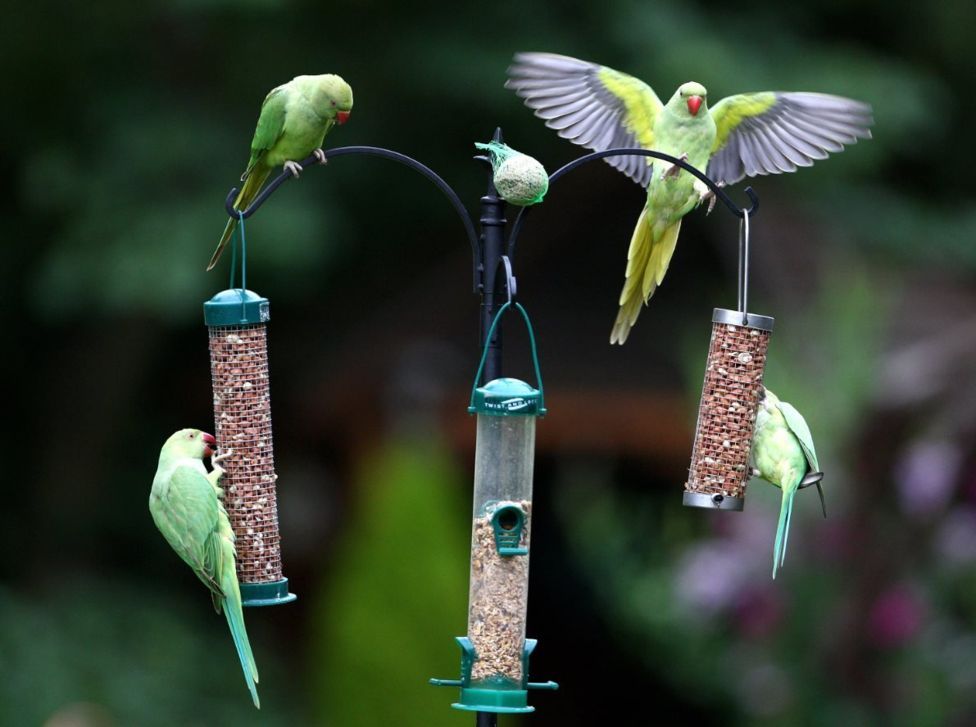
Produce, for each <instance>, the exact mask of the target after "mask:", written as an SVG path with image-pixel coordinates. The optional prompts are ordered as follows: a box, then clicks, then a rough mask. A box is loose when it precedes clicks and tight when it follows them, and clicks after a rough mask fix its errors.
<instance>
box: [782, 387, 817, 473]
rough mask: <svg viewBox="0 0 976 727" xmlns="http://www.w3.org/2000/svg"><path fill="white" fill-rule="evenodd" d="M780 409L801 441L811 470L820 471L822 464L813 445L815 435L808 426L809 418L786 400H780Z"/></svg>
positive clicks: (791, 429)
mask: <svg viewBox="0 0 976 727" xmlns="http://www.w3.org/2000/svg"><path fill="white" fill-rule="evenodd" d="M779 410H780V412H782V414H783V418H784V419H786V426H788V427H789V428H790V431H791V432H793V434H794V435H795V436H796V438H797V440H798V441H799V442H800V447H801V448H802V449H803V454H804V455H806V458H807V464H808V465H809V466H810V469H811V471H813V472H819V471H820V464H819V463H818V462H817V450H816V448H815V447H814V446H813V435H812V434H811V433H810V427H809V426H807V420H806V419H804V418H803V415H802V414H800V412H798V411H797V410H796V408H795V407H794V406H793V405H792V404H788V403H787V402H785V401H780V402H779Z"/></svg>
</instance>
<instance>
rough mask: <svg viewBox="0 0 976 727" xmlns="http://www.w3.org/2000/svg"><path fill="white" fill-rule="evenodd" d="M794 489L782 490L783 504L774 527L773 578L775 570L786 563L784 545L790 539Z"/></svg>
mask: <svg viewBox="0 0 976 727" xmlns="http://www.w3.org/2000/svg"><path fill="white" fill-rule="evenodd" d="M794 495H796V489H795V488H793V489H790V490H783V503H782V504H781V505H780V508H779V524H778V525H777V526H776V542H775V543H774V545H773V578H775V577H776V570H777V569H778V568H779V567H780V566H782V565H783V563H784V562H785V561H786V544H787V543H788V542H789V539H790V519H791V518H792V517H793V496H794Z"/></svg>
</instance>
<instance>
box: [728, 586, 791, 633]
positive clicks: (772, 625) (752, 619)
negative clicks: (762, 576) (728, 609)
mask: <svg viewBox="0 0 976 727" xmlns="http://www.w3.org/2000/svg"><path fill="white" fill-rule="evenodd" d="M785 612H786V607H785V604H784V603H783V598H782V595H781V592H780V591H778V590H777V589H776V588H774V587H773V586H772V585H771V584H770V585H765V584H764V585H761V586H753V587H752V588H749V589H747V590H746V591H744V592H743V593H742V594H741V595H740V596H739V599H738V602H737V603H736V604H735V625H736V626H737V627H738V629H739V631H740V632H741V633H742V635H743V636H745V637H746V638H748V639H762V638H765V637H767V636H769V635H770V634H773V633H775V631H776V629H777V628H779V625H780V623H782V621H783V614H784V613H785Z"/></svg>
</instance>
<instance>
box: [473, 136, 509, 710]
mask: <svg viewBox="0 0 976 727" xmlns="http://www.w3.org/2000/svg"><path fill="white" fill-rule="evenodd" d="M492 140H493V141H497V142H499V143H501V141H502V130H501V129H500V128H499V129H495V135H494V136H493V137H492ZM479 221H480V222H481V238H480V243H481V246H480V247H481V260H480V265H481V335H480V336H479V337H478V340H479V341H480V342H481V345H482V346H487V347H488V356H487V358H486V359H485V372H484V379H483V380H482V381H481V383H482V384H485V383H487V382H489V381H491V380H492V379H497V378H498V377H499V376H501V373H502V327H501V324H499V325H498V326H496V327H495V335H494V336H493V337H492V339H491V340H490V341H489V340H486V337H487V335H488V329H490V328H491V324H492V321H494V320H495V315H496V314H497V313H498V309H499V308H500V307H501V305H502V303H503V302H504V301H503V300H501V299H500V297H499V295H498V293H499V286H498V285H497V283H496V280H497V277H498V271H499V267H500V264H501V259H502V255H504V254H505V201H504V200H503V199H501V198H500V197H499V196H498V190H497V189H495V183H494V181H493V179H492V175H489V176H488V192H487V193H486V194H485V196H484V197H482V198H481V218H480V220H479ZM475 718H476V722H475V724H476V727H497V725H498V715H497V714H495V713H494V712H477V713H475Z"/></svg>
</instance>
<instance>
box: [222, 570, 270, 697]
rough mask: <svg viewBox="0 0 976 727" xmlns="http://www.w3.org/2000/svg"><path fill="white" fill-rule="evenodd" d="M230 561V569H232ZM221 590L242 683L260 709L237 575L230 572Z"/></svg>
mask: <svg viewBox="0 0 976 727" xmlns="http://www.w3.org/2000/svg"><path fill="white" fill-rule="evenodd" d="M233 567H234V565H233V561H231V568H233ZM221 589H222V590H223V591H224V593H225V594H226V597H225V598H224V602H223V610H224V616H226V617H227V625H228V626H229V627H230V635H231V638H233V639H234V647H235V648H236V649H237V656H238V658H240V660H241V668H242V669H243V670H244V681H246V682H247V688H248V690H249V691H250V692H251V700H252V701H253V702H254V706H255V707H257V708H258V709H261V700H260V699H259V698H258V690H257V686H256V685H257V683H258V667H257V664H255V663H254V654H252V653H251V644H250V642H249V641H248V640H247V629H245V628H244V610H243V608H242V607H241V590H240V587H239V586H238V584H237V575H236V574H235V573H234V572H233V571H232V572H231V573H230V575H229V576H228V577H226V578H224V579H222V582H221Z"/></svg>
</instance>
